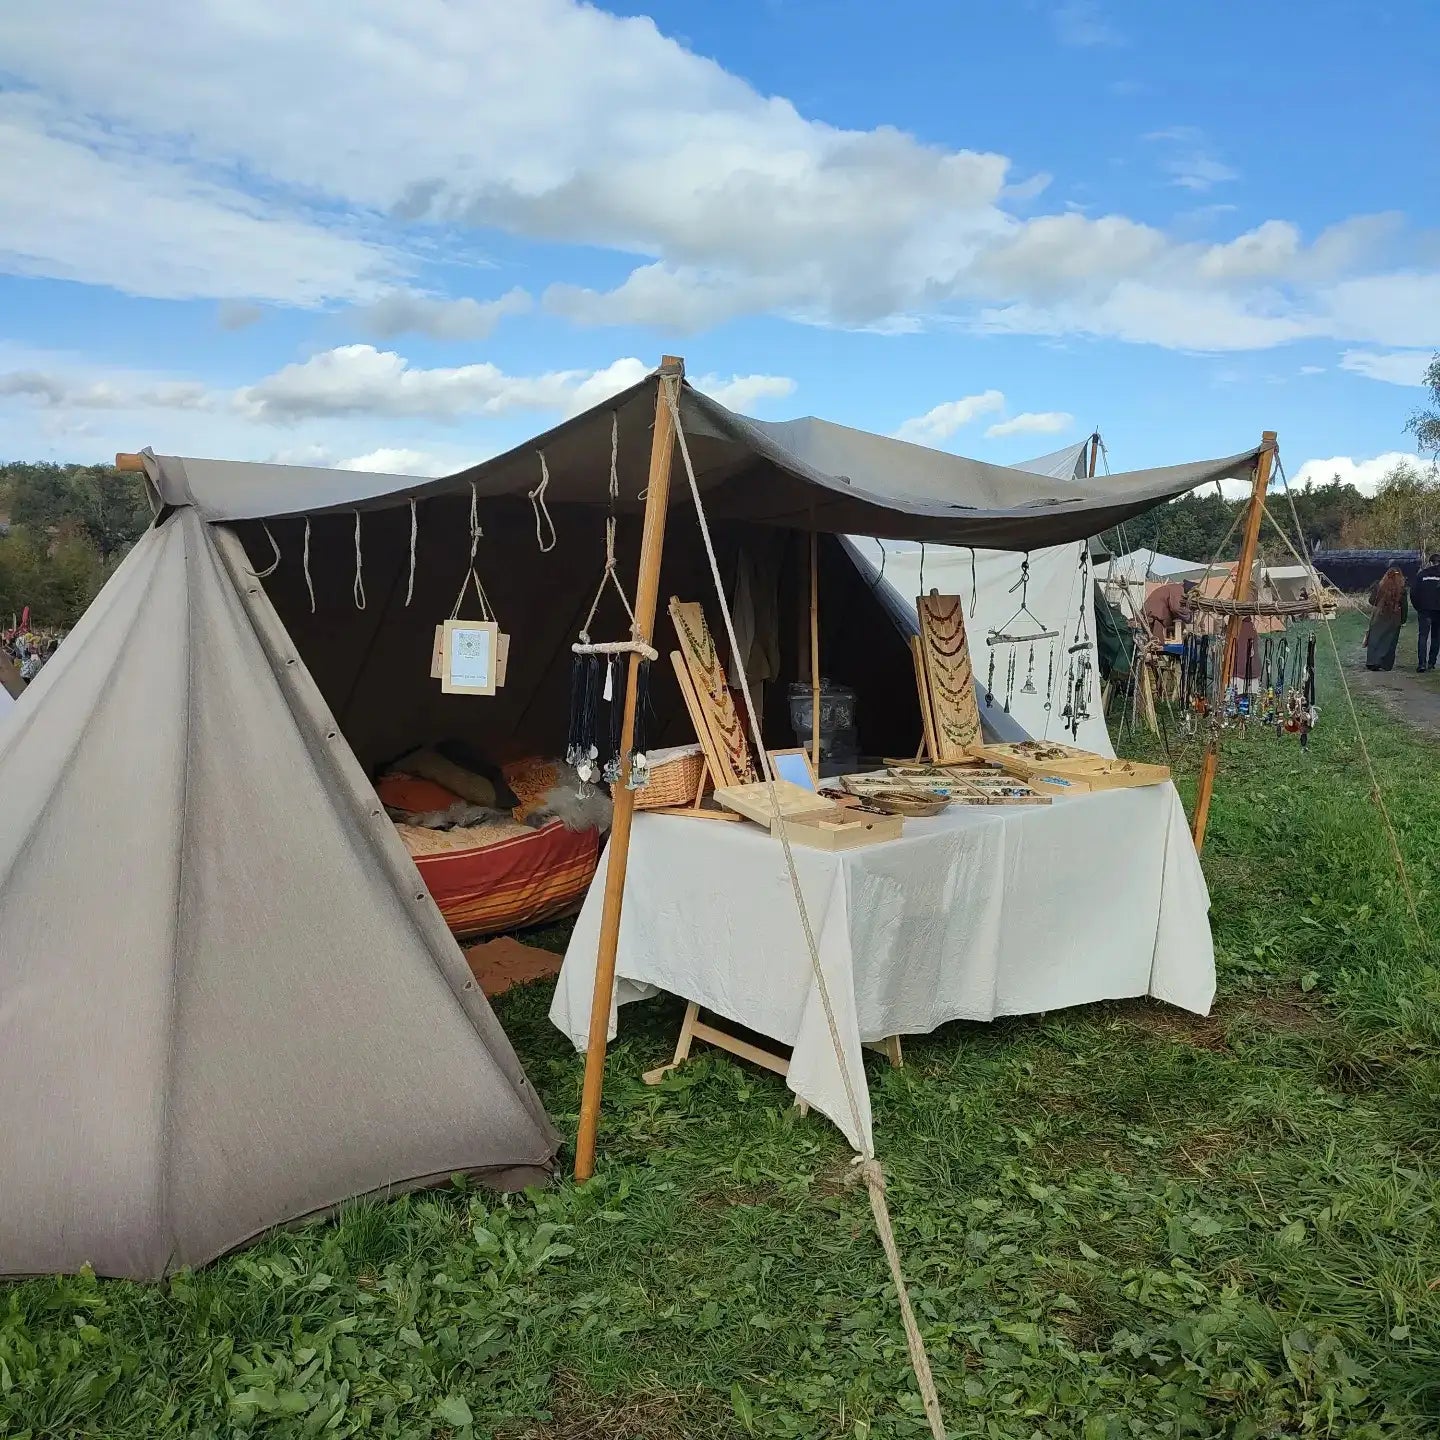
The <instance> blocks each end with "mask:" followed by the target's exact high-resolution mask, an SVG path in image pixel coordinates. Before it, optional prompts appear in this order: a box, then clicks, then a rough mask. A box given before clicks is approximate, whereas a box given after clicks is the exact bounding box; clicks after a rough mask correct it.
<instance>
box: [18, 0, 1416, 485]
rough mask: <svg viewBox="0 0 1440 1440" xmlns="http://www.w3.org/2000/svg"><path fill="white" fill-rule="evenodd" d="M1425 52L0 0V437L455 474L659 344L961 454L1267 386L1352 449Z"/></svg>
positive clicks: (1151, 28) (1249, 421) (1180, 430)
mask: <svg viewBox="0 0 1440 1440" xmlns="http://www.w3.org/2000/svg"><path fill="white" fill-rule="evenodd" d="M652 13H654V15H655V18H654V19H652V18H651V14H652ZM1437 53H1440V10H1437V8H1436V7H1435V6H1434V5H1433V4H1430V3H1426V0H1404V3H1393V4H1378V5H1371V6H1364V7H1361V6H1358V5H1355V4H1353V3H1341V0H1311V3H1309V4H1307V5H1306V6H1305V7H1304V11H1303V23H1299V22H1298V20H1297V10H1296V8H1295V7H1293V6H1290V5H1281V4H1273V3H1272V4H1260V5H1255V4H1250V5H1241V4H1238V3H1227V0H1216V3H1210V4H1206V5H1195V6H1175V5H1156V4H1153V3H1146V4H1140V3H1134V0H1132V3H1121V0H1005V3H1002V0H974V3H960V0H950V3H943V4H942V3H938V0H923V3H921V0H912V3H907V0H895V3H890V4H885V5H881V4H877V3H874V0H869V3H862V0H731V3H726V4H716V3H711V4H700V5H692V6H689V7H681V6H666V7H663V8H660V7H654V9H653V12H652V11H647V10H645V9H642V8H640V7H639V6H635V5H629V6H626V5H612V6H610V7H609V8H608V9H602V8H597V7H590V6H581V5H577V4H575V3H573V0H525V3H524V4H523V5H516V4H514V3H513V0H512V3H508V4H505V3H498V0H407V3H404V4H401V3H399V0H246V4H244V5H235V4H233V3H224V0H192V3H190V4H189V5H187V6H185V7H182V8H178V9H177V7H175V6H173V5H171V4H168V3H164V0H129V3H127V4H125V5H123V6H117V5H115V4H114V3H113V0H6V3H5V4H4V5H3V7H0V456H5V457H25V458H53V459H67V460H68V459H75V460H93V459H99V458H102V457H104V456H106V455H108V454H111V453H113V452H114V451H115V450H117V449H134V448H138V447H139V446H142V445H147V444H148V445H152V446H154V447H155V448H156V449H157V450H160V451H168V452H176V453H183V454H211V455H223V456H227V457H234V458H246V459H268V458H281V459H289V460H294V461H299V462H301V463H315V464H354V465H359V466H361V467H362V468H372V469H395V470H399V471H405V472H412V473H444V472H445V471H447V470H450V469H454V468H459V467H460V466H461V465H463V464H465V463H468V462H470V461H472V460H474V459H476V458H480V457H482V456H484V455H486V454H489V453H493V452H494V451H497V450H500V449H503V448H506V447H507V446H509V445H511V444H513V443H515V442H516V441H518V440H520V439H522V438H523V437H524V436H526V435H528V434H532V433H534V432H536V431H538V430H541V429H544V428H547V427H548V426H549V425H551V424H553V423H555V421H556V420H557V419H559V418H561V417H562V416H563V415H564V414H566V413H568V412H570V411H573V410H574V409H576V408H581V407H583V406H584V405H586V404H590V403H594V402H595V401H597V400H599V399H602V398H603V397H604V396H605V394H607V393H609V392H610V391H611V390H613V389H616V388H619V387H620V386H623V385H624V384H627V383H629V381H630V380H632V379H634V378H636V377H637V376H638V375H639V374H640V373H643V371H644V369H646V368H648V367H649V366H651V365H653V364H654V363H655V362H656V360H658V358H659V356H660V354H661V353H662V352H665V351H673V352H677V353H680V354H683V355H684V356H685V357H686V360H687V365H688V369H689V372H690V374H691V376H692V379H695V380H696V381H697V382H698V383H700V384H702V385H703V386H705V387H706V388H708V389H710V390H711V391H712V393H715V394H716V395H718V397H719V398H721V399H722V400H724V401H725V402H726V403H729V404H731V405H733V406H734V407H735V408H737V409H741V410H745V411H749V412H751V413H755V414H759V415H762V416H766V417H772V418H779V417H783V416H788V415H796V414H817V415H822V416H825V417H827V418H831V419H836V420H841V421H844V422H846V423H849V424H854V425H858V426H862V427H864V428H867V429H873V430H877V431H882V432H885V433H898V434H902V435H905V436H907V437H908V438H912V439H916V440H919V441H922V442H923V443H928V444H934V445H938V446H941V447H942V448H948V449H953V450H956V451H959V452H961V453H966V454H971V455H976V456H979V457H981V458H984V459H991V460H998V461H1002V462H1004V461H1009V460H1018V459H1021V458H1024V457H1025V456H1028V455H1032V454H1035V453H1037V452H1041V451H1046V450H1052V449H1056V448H1058V447H1059V446H1061V445H1063V444H1065V443H1067V442H1068V441H1070V440H1073V439H1077V438H1079V436H1080V435H1082V434H1084V433H1086V432H1087V431H1088V430H1089V429H1090V428H1091V427H1092V426H1094V425H1099V426H1100V428H1101V429H1102V431H1103V432H1104V433H1105V435H1106V438H1107V442H1108V444H1109V447H1110V455H1111V461H1112V464H1113V465H1114V467H1115V468H1131V467H1138V466H1144V465H1152V464H1160V463H1165V462H1169V461H1178V460H1182V459H1190V458H1198V457H1202V456H1209V455H1217V454H1226V453H1229V452H1231V451H1235V450H1239V449H1242V448H1244V447H1246V446H1248V445H1250V444H1251V443H1253V441H1254V440H1255V439H1256V438H1257V437H1258V433H1259V431H1260V430H1262V429H1266V428H1271V429H1275V430H1278V431H1279V432H1280V440H1281V448H1282V453H1283V455H1284V456H1285V458H1286V463H1287V466H1288V468H1289V470H1290V471H1291V473H1292V474H1294V473H1296V472H1298V471H1300V470H1302V469H1303V470H1304V471H1305V473H1306V474H1310V475H1315V476H1317V477H1321V478H1323V477H1326V476H1328V475H1329V474H1331V473H1333V472H1337V471H1338V472H1339V473H1341V474H1343V475H1345V476H1346V477H1347V478H1349V477H1354V478H1357V479H1358V480H1360V481H1361V482H1362V483H1373V480H1374V479H1375V478H1377V477H1378V475H1379V474H1380V473H1381V472H1382V471H1383V469H1384V468H1385V466H1386V465H1387V464H1388V463H1390V459H1391V457H1393V455H1394V454H1395V453H1396V452H1401V451H1404V450H1405V449H1406V437H1405V435H1404V434H1403V430H1402V427H1403V424H1404V420H1405V418H1406V416H1407V415H1408V413H1409V411H1410V410H1411V409H1412V408H1413V407H1414V406H1415V405H1416V404H1418V403H1419V402H1420V401H1421V399H1422V398H1423V397H1422V392H1421V391H1420V390H1419V388H1418V381H1419V378H1420V375H1421V373H1422V372H1423V370H1424V367H1425V362H1426V360H1427V359H1428V357H1429V354H1430V352H1431V350H1432V349H1433V348H1435V347H1437V346H1440V227H1437V215H1436V213H1435V211H1436V206H1437V202H1436V198H1435V197H1436V196H1437V195H1440V183H1437V182H1440V174H1437V170H1440V159H1437V157H1440V146H1437V143H1436V142H1437V138H1440V137H1437V133H1436V129H1437V126H1436V115H1437V113H1440V112H1437V109H1436V106H1435V104H1434V100H1433V83H1434V68H1433V56H1434V55H1436V54H1437Z"/></svg>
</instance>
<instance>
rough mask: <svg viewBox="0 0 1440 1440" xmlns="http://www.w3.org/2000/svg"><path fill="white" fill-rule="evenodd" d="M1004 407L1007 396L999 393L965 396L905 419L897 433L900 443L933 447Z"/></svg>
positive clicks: (994, 391)
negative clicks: (962, 428)
mask: <svg viewBox="0 0 1440 1440" xmlns="http://www.w3.org/2000/svg"><path fill="white" fill-rule="evenodd" d="M1004 408H1005V396H1004V394H1003V392H1001V391H999V390H986V391H984V392H982V393H981V394H979V395H966V396H965V397H964V398H963V399H961V400H946V401H945V402H944V403H943V404H940V405H936V406H935V407H934V408H933V409H931V410H927V411H926V412H925V413H924V414H923V415H917V416H915V417H914V418H913V419H911V420H906V421H905V422H904V423H903V424H902V425H901V426H900V428H899V429H898V430H896V432H895V438H896V439H897V440H911V441H913V442H914V443H915V444H917V445H930V444H934V443H935V442H936V441H939V440H948V439H949V438H950V437H951V436H952V435H953V434H954V433H955V432H956V431H957V430H959V429H960V428H961V426H964V425H969V424H970V423H971V421H973V420H978V419H979V418H980V416H982V415H993V414H994V413H995V412H996V411H997V410H1003V409H1004Z"/></svg>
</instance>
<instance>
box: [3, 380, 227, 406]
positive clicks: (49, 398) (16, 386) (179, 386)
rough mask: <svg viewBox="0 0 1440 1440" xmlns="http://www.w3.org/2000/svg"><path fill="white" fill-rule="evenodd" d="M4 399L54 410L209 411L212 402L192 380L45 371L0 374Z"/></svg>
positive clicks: (210, 395)
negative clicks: (91, 377)
mask: <svg viewBox="0 0 1440 1440" xmlns="http://www.w3.org/2000/svg"><path fill="white" fill-rule="evenodd" d="M7 398H8V399H25V400H33V401H34V402H35V403H36V404H37V405H40V406H43V407H45V408H53V409H57V410H135V409H156V410H209V409H211V408H213V406H214V399H215V397H214V396H213V395H212V394H211V392H210V391H208V390H207V389H206V388H205V386H203V385H201V384H199V383H198V382H196V381H191V380H149V379H144V378H142V377H139V376H132V377H129V378H127V379H125V380H122V381H121V382H119V383H116V382H115V381H111V380H90V381H85V380H77V379H74V378H72V377H69V376H65V375H58V374H54V373H52V372H50V371H44V370H9V371H5V372H0V399H7Z"/></svg>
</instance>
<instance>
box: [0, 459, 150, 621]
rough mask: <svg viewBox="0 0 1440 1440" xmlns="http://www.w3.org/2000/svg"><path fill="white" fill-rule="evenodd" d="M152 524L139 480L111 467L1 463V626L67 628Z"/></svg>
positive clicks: (81, 612)
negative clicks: (26, 617) (24, 623)
mask: <svg viewBox="0 0 1440 1440" xmlns="http://www.w3.org/2000/svg"><path fill="white" fill-rule="evenodd" d="M149 523H150V505H149V502H148V501H147V499H146V496H145V485H144V481H143V480H142V479H141V477H140V476H139V475H132V474H121V473H120V472H119V471H118V470H116V469H115V467H114V466H113V465H59V464H53V463H50V462H45V461H40V462H31V461H19V460H17V461H10V462H0V532H3V533H0V624H3V625H7V626H8V625H9V624H10V617H11V616H12V615H14V616H17V617H18V616H19V615H20V613H21V612H22V611H23V610H24V608H25V606H27V605H28V606H29V607H30V618H31V623H32V624H34V625H38V626H43V627H46V628H59V629H65V628H68V627H69V626H71V625H73V624H74V623H75V622H76V621H77V620H78V619H79V618H80V616H81V615H82V614H84V612H85V608H86V606H88V605H89V604H90V602H91V601H92V600H93V599H94V598H95V596H96V595H97V594H98V593H99V591H100V587H101V586H102V585H103V584H104V583H105V581H106V580H107V579H108V578H109V577H110V575H111V573H112V572H113V571H114V569H115V567H116V566H117V565H118V564H119V563H120V561H121V560H122V559H123V558H124V556H125V552H126V551H127V550H129V548H130V546H131V545H133V544H134V543H135V541H136V540H137V539H139V537H140V535H141V534H142V533H143V532H144V530H145V528H146V526H147V525H149Z"/></svg>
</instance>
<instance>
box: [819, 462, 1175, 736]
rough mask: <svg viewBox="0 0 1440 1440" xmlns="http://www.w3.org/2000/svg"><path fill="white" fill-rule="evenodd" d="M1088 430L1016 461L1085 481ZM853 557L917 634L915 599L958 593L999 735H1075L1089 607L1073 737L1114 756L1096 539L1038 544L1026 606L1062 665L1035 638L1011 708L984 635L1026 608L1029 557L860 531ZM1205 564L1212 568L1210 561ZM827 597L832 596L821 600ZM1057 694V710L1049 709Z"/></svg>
mask: <svg viewBox="0 0 1440 1440" xmlns="http://www.w3.org/2000/svg"><path fill="white" fill-rule="evenodd" d="M1088 444H1089V440H1088V437H1087V439H1085V440H1081V441H1079V442H1078V443H1077V444H1074V445H1068V446H1066V447H1065V448H1064V449H1063V450H1056V451H1054V452H1053V453H1052V454H1049V455H1041V456H1039V457H1037V458H1036V459H1034V460H1026V461H1024V462H1022V463H1021V464H1019V465H1015V466H1012V467H1011V468H1012V469H1014V470H1019V471H1024V472H1026V473H1027V474H1030V475H1045V476H1049V477H1050V478H1052V479H1057V480H1071V479H1076V480H1078V479H1083V478H1084V476H1085V451H1086V447H1087V445H1088ZM847 544H848V547H849V549H850V552H851V555H852V556H853V557H854V558H855V560H856V563H857V564H859V565H860V567H861V569H862V570H863V571H864V572H865V573H866V574H868V575H869V576H870V578H871V580H872V582H876V583H879V582H881V581H882V577H883V585H882V588H881V589H880V591H879V592H878V593H880V594H881V596H882V598H884V599H885V601H886V608H887V609H888V610H889V611H890V613H891V615H892V616H893V617H894V619H895V621H896V623H897V624H898V625H900V626H901V628H902V629H904V630H906V631H907V632H908V633H910V634H914V633H915V629H916V619H915V597H916V596H917V595H920V594H921V593H923V592H924V591H926V590H932V589H935V590H939V591H940V592H941V593H942V594H946V595H958V596H960V599H961V602H962V604H963V607H964V610H965V625H966V629H967V632H968V634H969V639H970V657H971V661H972V663H973V665H974V667H975V689H976V696H977V699H978V700H979V703H980V719H981V723H982V725H983V726H984V729H985V731H986V734H987V735H989V736H991V737H992V738H995V739H1000V740H1015V739H1023V738H1025V737H1027V736H1028V737H1030V738H1032V739H1037V740H1070V739H1071V736H1070V733H1069V731H1068V730H1067V729H1066V727H1065V725H1064V722H1062V720H1061V718H1060V713H1061V711H1062V710H1063V709H1064V708H1065V699H1064V690H1065V681H1066V675H1067V671H1068V666H1069V659H1070V657H1069V655H1068V654H1067V653H1066V652H1067V650H1068V648H1069V646H1070V645H1071V644H1072V643H1074V641H1075V638H1076V628H1077V623H1078V622H1080V620H1081V612H1082V609H1083V612H1084V616H1083V622H1084V623H1083V632H1082V634H1081V637H1080V638H1081V639H1085V638H1088V639H1089V642H1090V647H1089V655H1090V664H1091V666H1092V667H1093V669H1092V674H1093V687H1092V697H1091V703H1090V707H1089V709H1090V714H1089V716H1088V717H1087V718H1086V719H1084V720H1082V721H1081V722H1080V727H1079V733H1078V734H1077V735H1076V736H1075V737H1074V743H1075V744H1077V745H1081V746H1083V747H1084V748H1085V749H1087V750H1092V751H1094V752H1095V754H1097V755H1113V754H1114V753H1115V752H1114V750H1113V749H1112V748H1111V744H1110V735H1109V732H1108V731H1107V730H1106V728H1105V716H1104V714H1103V713H1102V710H1101V705H1100V672H1099V661H1098V657H1097V655H1096V652H1095V623H1094V615H1093V608H1094V607H1093V587H1092V586H1091V585H1090V584H1089V583H1088V579H1089V575H1090V569H1089V567H1088V566H1085V567H1083V568H1082V564H1081V562H1082V560H1083V559H1084V558H1085V555H1086V553H1087V550H1088V542H1087V541H1084V540H1081V541H1076V542H1072V543H1070V544H1067V545H1054V546H1050V547H1048V548H1046V549H1044V550H1035V551H1033V552H1031V554H1030V556H1029V560H1030V579H1029V588H1028V591H1027V601H1026V603H1027V605H1028V607H1029V609H1030V611H1031V612H1032V613H1033V614H1034V615H1035V616H1036V617H1037V618H1038V619H1040V620H1042V621H1043V622H1044V624H1045V627H1046V629H1049V630H1058V631H1059V632H1060V636H1059V638H1058V639H1057V640H1056V641H1055V655H1054V668H1055V672H1056V673H1055V674H1054V676H1053V678H1051V677H1050V676H1049V675H1048V674H1047V670H1048V667H1049V665H1050V660H1051V656H1050V648H1049V644H1048V642H1042V643H1040V644H1037V645H1036V646H1035V659H1034V664H1035V671H1034V685H1035V692H1036V693H1035V694H1033V695H1026V694H1023V693H1021V692H1022V689H1023V686H1024V677H1025V673H1026V670H1027V669H1028V667H1029V664H1030V655H1029V650H1028V647H1023V646H1022V647H1020V648H1019V650H1018V653H1017V654H1016V657H1015V659H1016V679H1015V689H1014V693H1013V694H1012V695H1011V697H1010V709H1009V712H1008V713H1007V712H1006V710H1005V709H1004V703H1005V696H1004V689H1005V677H1006V669H1007V667H1008V663H1009V659H1008V655H1007V654H1006V651H1005V650H1004V649H1003V648H1002V649H1001V650H999V651H998V652H997V653H996V658H995V688H996V698H995V700H994V703H993V704H991V705H989V706H987V705H986V704H985V691H986V678H987V674H988V670H989V657H990V646H989V645H987V644H986V640H985V637H986V635H987V634H988V632H989V631H991V630H994V629H996V628H998V627H999V626H1002V625H1004V624H1005V622H1006V621H1007V620H1009V619H1010V617H1011V616H1012V615H1014V613H1015V612H1016V610H1017V609H1019V606H1020V591H1019V589H1016V588H1014V587H1015V586H1016V585H1017V584H1018V582H1019V579H1020V571H1021V565H1022V562H1023V560H1024V559H1025V557H1024V556H1023V555H1020V554H1017V553H1016V552H1015V551H1013V550H983V549H982V550H976V551H975V552H974V564H973V569H972V564H971V551H970V550H968V549H963V548H959V547H956V546H950V545H927V546H925V547H924V549H923V552H922V549H921V547H920V546H919V545H916V544H913V543H910V542H906V541H896V540H871V539H865V538H862V537H859V536H852V537H850V539H849V540H848V542H847ZM1202 568H1203V567H1202ZM822 603H823V601H822ZM1047 700H1048V708H1047Z"/></svg>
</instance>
